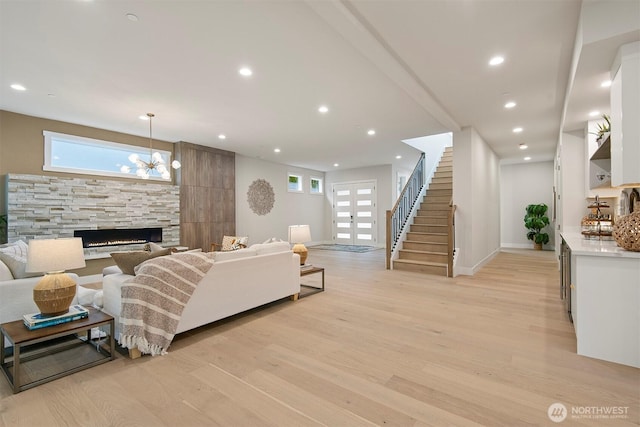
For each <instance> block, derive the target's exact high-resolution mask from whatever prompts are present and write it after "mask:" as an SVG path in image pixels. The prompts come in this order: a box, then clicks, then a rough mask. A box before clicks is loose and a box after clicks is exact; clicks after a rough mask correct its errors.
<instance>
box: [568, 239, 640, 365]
mask: <svg viewBox="0 0 640 427" xmlns="http://www.w3.org/2000/svg"><path fill="white" fill-rule="evenodd" d="M560 234H561V236H562V238H563V240H564V241H565V242H566V243H567V245H568V246H569V247H570V248H571V315H572V317H573V324H574V328H575V331H576V341H577V351H578V354H580V355H583V356H589V357H593V358H596V359H602V360H607V361H611V362H616V363H621V364H623V365H629V366H635V367H640V252H631V251H627V250H624V249H622V248H621V247H619V246H617V245H616V242H615V241H600V240H587V239H585V238H584V237H583V236H582V235H581V234H580V233H564V232H563V233H560Z"/></svg>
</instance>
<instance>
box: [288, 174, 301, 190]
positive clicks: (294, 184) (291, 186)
mask: <svg viewBox="0 0 640 427" xmlns="http://www.w3.org/2000/svg"><path fill="white" fill-rule="evenodd" d="M287 189H288V190H289V191H291V192H293V193H302V176H300V175H295V174H291V173H290V174H289V180H288V182H287Z"/></svg>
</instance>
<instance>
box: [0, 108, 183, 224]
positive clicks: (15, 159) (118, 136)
mask: <svg viewBox="0 0 640 427" xmlns="http://www.w3.org/2000/svg"><path fill="white" fill-rule="evenodd" d="M44 130H48V131H52V132H59V133H66V134H70V135H76V136H84V137H88V138H94V139H101V140H104V141H111V142H119V143H122V144H129V145H137V146H141V147H146V146H148V145H149V139H148V138H145V137H140V136H134V135H127V134H124V133H119V132H113V131H109V130H104V129H97V128H92V127H88V126H81V125H76V124H73V123H65V122H59V121H57V120H49V119H42V118H39V117H33V116H25V115H24V114H17V113H12V112H10V111H3V110H0V176H2V177H3V179H4V177H5V176H6V175H7V174H8V173H20V174H33V175H59V176H75V177H79V176H84V177H87V178H91V177H92V176H90V175H78V174H65V173H57V172H48V171H46V172H45V171H43V170H42V165H43V164H44V137H43V135H42V131H44ZM153 146H154V148H157V149H160V150H167V151H172V152H173V144H172V143H170V142H165V141H157V140H155V139H154V140H153ZM93 178H95V177H93ZM109 179H113V180H119V179H121V180H127V178H109ZM3 188H4V187H3ZM4 193H5V192H4V190H3V191H1V192H0V194H1V196H0V197H2V199H1V200H0V201H1V202H2V203H0V212H2V213H4V208H5V205H6V202H5V200H4Z"/></svg>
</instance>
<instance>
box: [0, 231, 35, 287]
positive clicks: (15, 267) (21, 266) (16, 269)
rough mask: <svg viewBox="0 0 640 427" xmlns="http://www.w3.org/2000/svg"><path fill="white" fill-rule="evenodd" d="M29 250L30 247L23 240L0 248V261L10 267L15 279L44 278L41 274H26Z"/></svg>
mask: <svg viewBox="0 0 640 427" xmlns="http://www.w3.org/2000/svg"><path fill="white" fill-rule="evenodd" d="M28 250H29V246H28V245H27V244H26V243H25V242H23V241H22V240H18V241H17V242H14V243H8V244H6V245H3V247H0V261H2V262H3V263H4V264H6V266H7V267H9V270H11V274H12V275H13V278H14V279H24V278H27V277H37V276H42V273H41V272H35V273H27V272H25V267H26V266H27V254H28Z"/></svg>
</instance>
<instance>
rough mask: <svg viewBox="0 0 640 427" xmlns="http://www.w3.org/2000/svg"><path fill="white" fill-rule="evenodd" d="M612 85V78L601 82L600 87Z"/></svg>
mask: <svg viewBox="0 0 640 427" xmlns="http://www.w3.org/2000/svg"><path fill="white" fill-rule="evenodd" d="M610 86H611V80H605V81H603V82H602V83H600V87H610Z"/></svg>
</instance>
